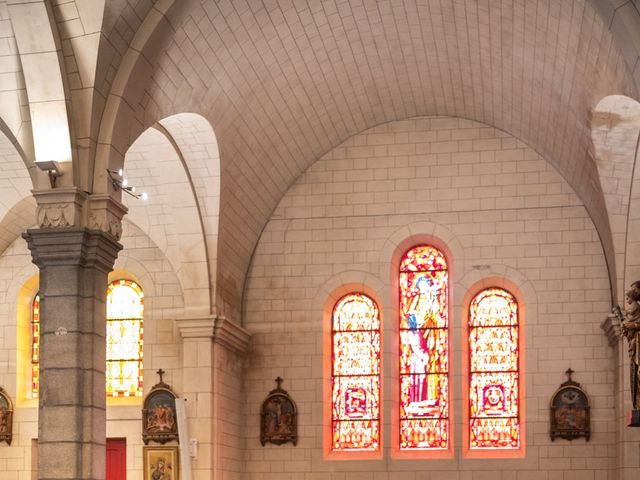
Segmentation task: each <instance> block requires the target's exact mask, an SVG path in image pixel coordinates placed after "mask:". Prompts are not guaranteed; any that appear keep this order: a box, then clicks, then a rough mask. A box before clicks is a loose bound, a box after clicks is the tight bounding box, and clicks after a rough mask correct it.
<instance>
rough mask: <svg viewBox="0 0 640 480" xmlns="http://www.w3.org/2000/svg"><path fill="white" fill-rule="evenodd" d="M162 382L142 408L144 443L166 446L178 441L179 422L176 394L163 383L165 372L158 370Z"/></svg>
mask: <svg viewBox="0 0 640 480" xmlns="http://www.w3.org/2000/svg"><path fill="white" fill-rule="evenodd" d="M157 373H158V375H159V376H160V382H159V383H157V384H155V385H154V386H153V388H152V389H151V391H150V392H149V394H148V395H147V398H146V399H145V400H144V405H143V408H142V441H143V442H144V443H145V445H146V444H148V443H149V441H154V442H158V443H161V444H165V443H167V442H169V441H171V440H178V421H177V417H176V394H175V393H173V390H171V387H170V386H169V385H167V384H166V383H164V382H163V381H162V375H163V374H164V373H165V372H164V370H162V369H160V370H158V372H157Z"/></svg>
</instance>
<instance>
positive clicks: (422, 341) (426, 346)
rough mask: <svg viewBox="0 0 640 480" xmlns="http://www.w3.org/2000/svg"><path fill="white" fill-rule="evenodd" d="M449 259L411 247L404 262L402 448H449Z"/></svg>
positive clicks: (401, 364) (433, 250)
mask: <svg viewBox="0 0 640 480" xmlns="http://www.w3.org/2000/svg"><path fill="white" fill-rule="evenodd" d="M448 304H449V293H448V272H447V262H446V260H445V258H444V255H443V254H442V252H440V251H439V250H437V249H435V248H433V247H430V246H427V245H423V246H418V247H415V248H412V249H411V250H409V251H408V252H407V253H406V254H405V256H404V257H403V258H402V262H401V263H400V449H401V450H444V449H447V448H448V447H449V365H448V363H449V362H448V358H449V322H448V310H449V309H448Z"/></svg>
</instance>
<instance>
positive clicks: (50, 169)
mask: <svg viewBox="0 0 640 480" xmlns="http://www.w3.org/2000/svg"><path fill="white" fill-rule="evenodd" d="M36 165H37V166H38V168H39V169H40V170H42V171H43V172H47V173H48V174H49V182H50V183H51V188H56V180H57V179H58V177H61V176H62V170H61V169H60V164H59V163H58V162H56V161H54V160H45V161H39V162H36Z"/></svg>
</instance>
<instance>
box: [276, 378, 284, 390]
mask: <svg viewBox="0 0 640 480" xmlns="http://www.w3.org/2000/svg"><path fill="white" fill-rule="evenodd" d="M275 381H276V383H277V384H278V390H282V382H284V380H283V379H282V377H280V375H278V378H276V380H275Z"/></svg>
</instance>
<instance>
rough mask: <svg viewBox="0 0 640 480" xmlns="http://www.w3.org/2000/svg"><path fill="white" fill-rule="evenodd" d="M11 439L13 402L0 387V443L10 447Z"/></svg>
mask: <svg viewBox="0 0 640 480" xmlns="http://www.w3.org/2000/svg"><path fill="white" fill-rule="evenodd" d="M12 438H13V402H11V399H10V398H9V395H8V394H7V392H6V391H5V390H4V389H3V388H2V387H0V442H7V445H11V440H12Z"/></svg>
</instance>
